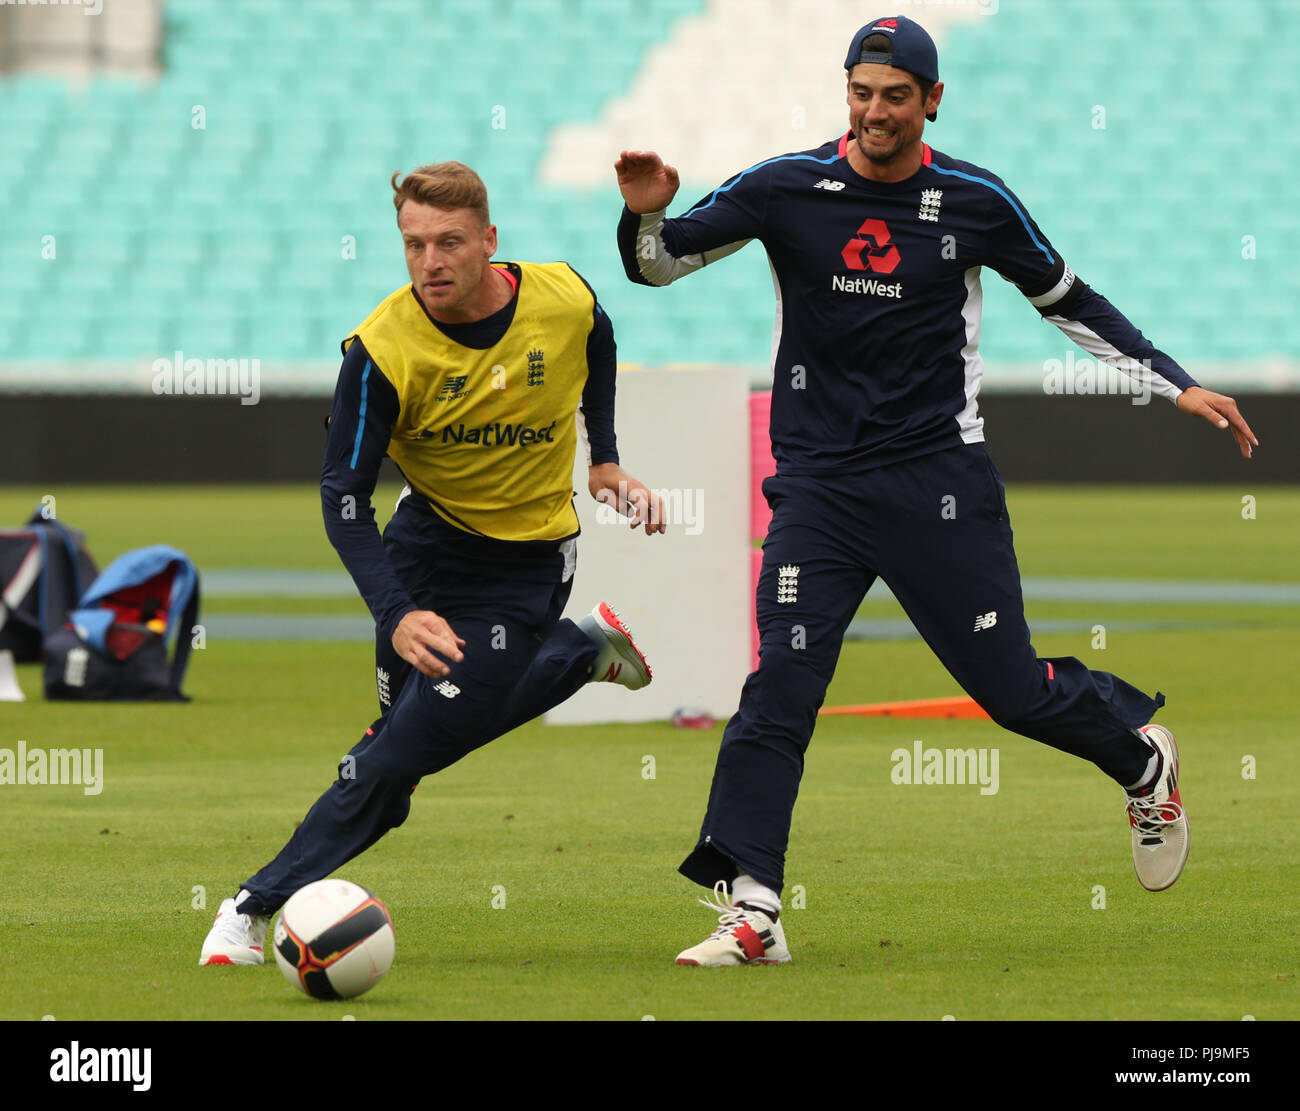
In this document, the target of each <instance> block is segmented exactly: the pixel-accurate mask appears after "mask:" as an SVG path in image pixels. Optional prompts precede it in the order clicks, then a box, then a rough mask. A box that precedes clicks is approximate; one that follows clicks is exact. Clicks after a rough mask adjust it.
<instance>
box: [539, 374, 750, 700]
mask: <svg viewBox="0 0 1300 1111" xmlns="http://www.w3.org/2000/svg"><path fill="white" fill-rule="evenodd" d="M617 431H618V450H619V458H620V461H621V463H622V466H623V468H624V469H625V470H626V471H628V472H629V473H630V474H631V475H633V476H634V477H635V478H638V479H640V480H641V481H642V482H644V483H645V484H646V485H647V486H649V487H650V488H651V489H652V490H657V491H660V492H661V494H663V496H664V497H665V499H666V501H667V503H668V505H669V507H670V521H671V523H670V525H669V528H668V532H667V534H665V535H662V536H649V537H647V536H646V535H645V533H644V531H642V530H638V531H637V532H635V533H634V532H632V531H631V530H630V529H629V528H628V525H627V522H626V521H625V520H623V519H622V518H619V519H618V520H617V523H614V521H613V520H612V516H613V515H612V514H611V513H610V511H609V510H608V509H605V508H602V507H600V506H598V505H597V504H596V503H595V502H594V501H593V500H592V498H591V495H590V494H589V493H587V466H586V463H587V460H586V457H585V455H583V456H582V458H580V459H579V460H578V461H577V464H576V465H575V468H574V480H573V481H574V489H575V490H577V491H578V497H577V501H576V504H577V507H578V516H579V519H580V520H581V522H582V536H581V537H580V538H579V540H578V566H577V571H576V575H575V581H574V587H573V594H572V596H571V597H570V600H569V608H568V610H566V611H565V616H566V617H569V618H572V619H574V620H576V619H577V618H579V617H581V616H582V615H583V614H585V613H587V612H589V611H590V610H591V608H592V606H594V605H595V604H596V603H597V602H600V601H606V602H609V603H610V604H611V605H612V606H613V607H614V608H615V609H616V610H617V611H618V613H619V615H620V616H621V617H622V618H623V619H624V620H625V621H626V622H627V623H628V625H629V626H630V627H631V629H632V632H633V634H634V635H635V637H636V641H637V644H638V645H639V646H640V648H641V650H642V651H643V652H644V653H645V654H646V658H647V659H648V660H649V661H650V666H651V667H652V668H653V669H654V682H653V683H651V684H650V685H649V686H648V687H644V688H643V689H641V690H639V691H629V690H626V689H624V688H623V687H620V686H617V685H615V684H612V683H589V684H588V685H587V686H586V687H584V688H583V689H582V690H580V691H579V692H578V693H577V694H576V695H574V696H573V697H572V698H571V699H569V701H568V702H566V703H564V704H563V705H561V706H558V707H556V708H555V709H554V710H552V711H551V712H550V713H549V714H547V715H546V720H547V721H548V722H550V723H552V724H587V723H593V722H614V721H655V720H663V719H665V718H668V717H669V716H671V714H672V712H673V711H674V710H675V709H677V708H679V707H698V708H700V709H704V710H707V711H708V712H709V713H711V714H713V715H714V716H715V717H725V716H729V715H730V714H732V713H734V712H735V709H736V705H737V702H738V700H739V697H740V688H741V685H742V684H743V683H744V680H745V676H746V675H747V674H748V673H749V665H750V624H751V620H752V618H751V611H752V606H753V599H752V590H751V587H750V581H749V548H750V544H749V376H748V374H747V373H746V371H745V370H743V369H741V368H737V367H715V368H709V369H690V370H632V371H620V373H619V375H618V418H617ZM598 510H599V513H598ZM598 518H600V519H598ZM602 519H603V520H602Z"/></svg>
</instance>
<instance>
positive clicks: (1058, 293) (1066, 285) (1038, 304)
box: [1028, 266, 1074, 309]
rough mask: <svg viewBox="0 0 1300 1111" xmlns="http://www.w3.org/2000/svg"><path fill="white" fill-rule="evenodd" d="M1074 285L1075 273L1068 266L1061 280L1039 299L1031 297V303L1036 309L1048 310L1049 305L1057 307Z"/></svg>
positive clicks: (1041, 294) (1038, 297)
mask: <svg viewBox="0 0 1300 1111" xmlns="http://www.w3.org/2000/svg"><path fill="white" fill-rule="evenodd" d="M1072 285H1074V271H1073V270H1071V269H1070V268H1069V267H1068V266H1067V267H1066V268H1065V273H1064V274H1062V275H1061V280H1060V281H1059V282H1057V283H1056V284H1055V285H1054V286H1052V288H1051V289H1049V290H1048V291H1047V292H1046V293H1040V294H1039V295H1038V296H1037V297H1030V298H1029V299H1028V300H1029V303H1030V304H1031V305H1033V306H1034V308H1036V309H1042V308H1046V307H1047V306H1048V305H1055V304H1056V302H1057V301H1059V300H1060V299H1061V298H1062V297H1064V296H1065V295H1066V294H1067V293H1069V292H1070V287H1071V286H1072Z"/></svg>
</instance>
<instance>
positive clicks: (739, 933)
mask: <svg viewBox="0 0 1300 1111" xmlns="http://www.w3.org/2000/svg"><path fill="white" fill-rule="evenodd" d="M699 901H700V902H701V903H702V904H703V905H704V906H706V907H708V908H709V909H710V910H714V911H717V912H718V928H717V929H716V930H714V931H713V933H711V934H709V936H708V937H706V938H705V939H704V940H703V941H701V942H700V943H699V944H698V945H693V946H691V948H689V949H685V950H683V951H682V952H680V953H678V954H677V963H678V964H693V965H702V966H704V967H707V968H719V967H722V966H723V965H731V964H785V963H787V962H788V961H789V960H790V950H789V949H787V948H786V946H785V929H784V928H783V927H782V925H781V921H780V919H777V920H776V921H775V922H774V921H772V919H770V918H769V917H768V916H767V915H766V914H764V913H763V912H762V911H761V910H747V909H746V908H745V907H742V906H736V905H734V904H733V903H731V896H730V895H729V894H728V893H727V881H726V880H718V882H717V883H716V884H714V885H713V898H712V899H700V900H699Z"/></svg>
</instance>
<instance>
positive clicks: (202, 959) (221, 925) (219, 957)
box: [199, 899, 271, 965]
mask: <svg viewBox="0 0 1300 1111" xmlns="http://www.w3.org/2000/svg"><path fill="white" fill-rule="evenodd" d="M270 924H271V919H270V918H267V917H263V916H262V915H260V914H236V913H235V900H234V899H226V900H224V901H223V902H222V904H221V909H220V910H218V911H217V920H216V921H215V922H213V923H212V929H210V930H209V931H208V936H207V937H206V938H204V939H203V948H202V950H201V951H200V952H199V964H200V965H207V964H264V963H265V958H264V957H263V956H262V944H263V942H265V941H266V928H267V926H269V925H270Z"/></svg>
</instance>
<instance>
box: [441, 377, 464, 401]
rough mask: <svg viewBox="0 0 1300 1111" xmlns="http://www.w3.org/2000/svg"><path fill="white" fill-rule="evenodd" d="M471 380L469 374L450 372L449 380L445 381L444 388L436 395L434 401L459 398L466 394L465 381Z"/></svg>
mask: <svg viewBox="0 0 1300 1111" xmlns="http://www.w3.org/2000/svg"><path fill="white" fill-rule="evenodd" d="M468 381H469V375H468V374H450V375H448V376H447V380H446V381H445V382H443V384H442V388H441V389H440V390H439V391H438V392H437V394H436V395H434V398H433V400H434V401H454V400H456V399H457V398H460V397H464V396H465V383H466V382H468Z"/></svg>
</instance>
